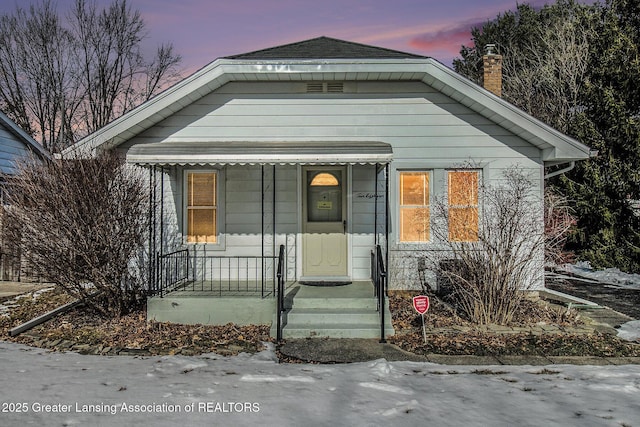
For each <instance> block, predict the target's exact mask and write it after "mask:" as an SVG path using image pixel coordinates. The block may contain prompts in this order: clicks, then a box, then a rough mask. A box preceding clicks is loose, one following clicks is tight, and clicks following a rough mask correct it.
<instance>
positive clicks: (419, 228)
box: [400, 172, 431, 242]
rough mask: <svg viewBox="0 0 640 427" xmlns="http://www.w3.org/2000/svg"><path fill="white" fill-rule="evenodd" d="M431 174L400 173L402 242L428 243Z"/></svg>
mask: <svg viewBox="0 0 640 427" xmlns="http://www.w3.org/2000/svg"><path fill="white" fill-rule="evenodd" d="M429 182H430V174H429V172H400V241H401V242H428V241H429V232H430V217H431V215H430V212H429V196H430V187H429Z"/></svg>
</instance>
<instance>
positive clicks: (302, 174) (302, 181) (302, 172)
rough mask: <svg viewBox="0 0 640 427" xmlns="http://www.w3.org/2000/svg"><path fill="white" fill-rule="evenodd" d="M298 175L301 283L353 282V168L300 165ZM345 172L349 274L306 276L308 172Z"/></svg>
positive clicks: (299, 268) (298, 238)
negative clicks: (305, 227)
mask: <svg viewBox="0 0 640 427" xmlns="http://www.w3.org/2000/svg"><path fill="white" fill-rule="evenodd" d="M297 169H298V171H297V172H298V173H297V181H298V191H297V193H298V194H297V197H298V236H297V239H296V240H297V241H296V247H297V248H298V250H297V252H298V254H297V256H296V258H297V262H296V264H297V265H296V270H297V271H299V272H300V276H299V277H298V280H300V281H334V280H335V281H351V278H352V276H353V262H352V258H351V257H352V254H353V247H352V236H351V230H352V224H351V222H352V206H351V203H352V199H353V198H352V194H351V191H352V190H351V189H352V185H351V179H352V168H351V164H346V165H322V164H320V165H298V168H297ZM320 169H323V170H337V169H340V170H344V171H345V173H344V175H345V176H344V178H343V180H344V183H343V185H344V188H343V192H344V202H345V206H344V207H343V209H344V210H345V217H346V221H347V226H346V230H345V234H346V239H347V242H346V255H345V256H346V271H347V274H346V276H304V261H305V260H304V256H305V254H304V244H303V236H304V221H305V218H304V214H305V209H304V206H303V204H306V201H305V200H304V197H305V195H306V190H305V187H306V185H307V180H306V178H307V174H306V173H307V171H308V170H320Z"/></svg>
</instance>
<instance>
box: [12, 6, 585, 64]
mask: <svg viewBox="0 0 640 427" xmlns="http://www.w3.org/2000/svg"><path fill="white" fill-rule="evenodd" d="M52 1H53V2H54V3H55V4H57V5H58V9H59V10H60V11H62V12H63V13H66V12H67V11H68V10H70V5H71V4H72V3H73V2H74V0H52ZM38 2H39V0H0V13H2V14H7V13H12V12H13V11H14V10H15V8H16V4H19V5H20V6H21V7H23V8H25V7H28V5H29V4H32V3H38ZM110 2H111V0H97V3H98V4H99V5H103V4H104V5H107V4H109V3H110ZM549 2H551V3H553V0H547V1H545V0H530V1H528V2H527V1H519V3H529V4H532V5H534V6H542V5H544V4H545V3H549ZM585 2H587V1H585ZM128 3H129V4H130V5H131V7H132V8H134V9H137V10H139V11H140V12H141V14H142V16H143V18H144V20H145V22H146V25H147V30H148V38H147V40H146V41H145V45H146V46H149V47H153V46H155V45H156V44H159V43H162V42H171V43H173V45H174V47H175V49H176V52H177V53H179V54H180V55H182V58H183V61H182V65H181V68H182V69H183V73H184V74H189V73H191V72H193V71H195V70H197V69H199V68H201V67H202V66H204V65H206V64H207V63H209V62H211V61H213V60H214V59H216V58H219V57H223V56H227V55H233V54H238V53H244V52H250V51H253V50H258V49H263V48H267V47H273V46H277V45H281V44H286V43H292V42H296V41H301V40H306V39H310V38H314V37H319V36H327V37H334V38H338V39H344V40H350V41H355V42H359V43H365V44H371V45H374V46H381V47H386V48H390V49H396V50H401V51H405V52H411V53H417V54H420V55H425V56H431V57H433V58H435V59H437V60H439V61H440V62H442V63H444V64H445V65H447V66H451V61H452V59H453V58H454V57H456V56H458V53H459V51H460V46H461V45H463V44H467V45H468V44H470V40H471V37H470V29H471V28H472V27H474V26H480V25H482V23H483V22H486V21H487V20H490V19H492V18H495V17H496V16H497V15H498V14H499V13H501V12H505V11H507V10H512V9H515V7H516V4H517V3H518V2H517V1H516V0H445V1H442V0H321V1H319V0H314V1H310V0H129V1H128Z"/></svg>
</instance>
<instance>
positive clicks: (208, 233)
mask: <svg viewBox="0 0 640 427" xmlns="http://www.w3.org/2000/svg"><path fill="white" fill-rule="evenodd" d="M217 181H218V174H217V172H188V173H187V243H217V241H218V225H217V221H218V194H217V192H218V186H217Z"/></svg>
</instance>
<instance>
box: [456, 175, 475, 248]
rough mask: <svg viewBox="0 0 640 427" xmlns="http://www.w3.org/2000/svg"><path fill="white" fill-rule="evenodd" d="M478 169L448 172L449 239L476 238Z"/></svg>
mask: <svg viewBox="0 0 640 427" xmlns="http://www.w3.org/2000/svg"><path fill="white" fill-rule="evenodd" d="M479 178H480V173H479V172H478V171H449V172H448V211H449V240H450V241H452V242H475V241H477V240H478V185H479Z"/></svg>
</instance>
